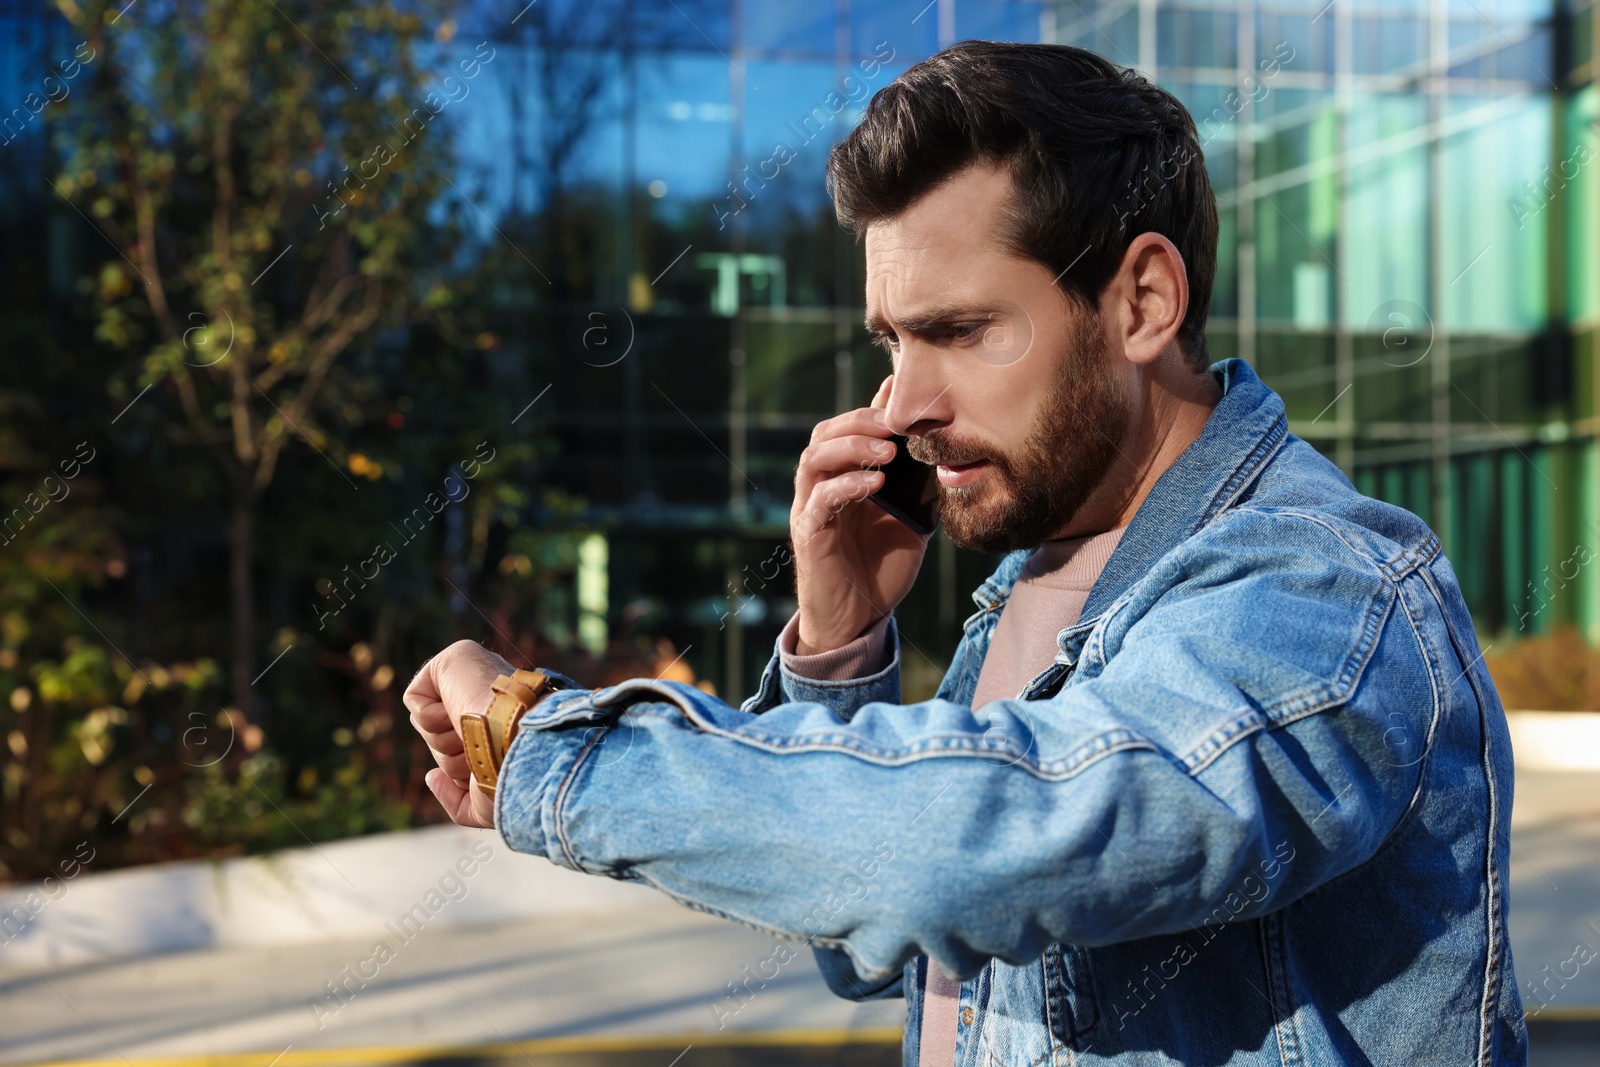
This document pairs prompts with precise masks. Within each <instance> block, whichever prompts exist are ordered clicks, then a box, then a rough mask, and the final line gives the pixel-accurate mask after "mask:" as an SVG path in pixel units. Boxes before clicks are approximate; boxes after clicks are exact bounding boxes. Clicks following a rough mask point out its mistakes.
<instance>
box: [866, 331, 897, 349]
mask: <svg viewBox="0 0 1600 1067" xmlns="http://www.w3.org/2000/svg"><path fill="white" fill-rule="evenodd" d="M872 343H873V344H875V345H877V346H878V347H879V348H883V349H888V350H889V351H891V352H892V351H894V350H895V349H897V348H899V347H900V338H898V337H895V336H894V335H893V334H887V333H880V334H879V335H878V336H876V337H874V338H873V339H872Z"/></svg>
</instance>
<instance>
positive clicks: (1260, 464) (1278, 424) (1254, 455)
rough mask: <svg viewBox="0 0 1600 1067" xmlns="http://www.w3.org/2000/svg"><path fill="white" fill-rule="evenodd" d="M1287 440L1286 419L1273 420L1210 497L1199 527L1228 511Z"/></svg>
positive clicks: (1287, 424)
mask: <svg viewBox="0 0 1600 1067" xmlns="http://www.w3.org/2000/svg"><path fill="white" fill-rule="evenodd" d="M1288 439H1289V420H1288V419H1287V418H1286V417H1285V416H1283V415H1279V416H1277V418H1275V419H1273V421H1272V425H1271V426H1269V427H1268V428H1267V431H1266V433H1264V434H1262V435H1261V438H1260V440H1258V441H1257V442H1256V444H1255V447H1254V448H1252V449H1251V450H1250V453H1249V454H1248V455H1246V456H1245V458H1244V459H1243V460H1242V461H1241V462H1240V464H1239V466H1237V467H1235V468H1234V471H1233V474H1232V475H1231V476H1230V477H1229V478H1228V480H1227V481H1226V482H1224V483H1223V485H1222V488H1221V489H1219V490H1217V494H1216V496H1214V497H1212V498H1211V506H1210V507H1209V508H1207V509H1206V511H1205V513H1204V514H1203V515H1202V516H1201V518H1200V524H1199V525H1201V526H1205V525H1207V524H1209V523H1210V522H1211V521H1212V520H1213V519H1215V518H1216V517H1217V516H1218V515H1220V514H1222V512H1224V511H1226V510H1228V509H1229V508H1230V507H1231V506H1232V505H1233V503H1234V501H1236V500H1238V499H1239V496H1240V495H1241V494H1242V493H1243V492H1244V490H1245V488H1246V487H1247V486H1248V485H1249V484H1250V483H1251V482H1253V481H1255V479H1256V478H1257V477H1258V476H1259V475H1260V474H1261V473H1262V471H1264V470H1266V468H1267V464H1268V463H1269V462H1270V461H1271V460H1272V458H1273V457H1274V456H1275V455H1277V452H1278V450H1279V449H1280V448H1282V447H1283V443H1284V442H1285V441H1287V440H1288Z"/></svg>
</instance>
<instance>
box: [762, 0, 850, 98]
mask: <svg viewBox="0 0 1600 1067" xmlns="http://www.w3.org/2000/svg"><path fill="white" fill-rule="evenodd" d="M833 15H834V5H832V4H815V3H813V4H770V3H769V4H763V3H756V4H740V5H739V18H740V20H741V21H742V23H743V25H742V26H741V32H742V36H743V38H744V46H745V47H746V48H750V49H754V50H758V51H767V50H772V51H780V50H781V51H785V52H821V53H824V54H831V53H832V52H833V50H834V39H833V36H834V18H833ZM757 84H758V85H759V84H760V80H759V79H757Z"/></svg>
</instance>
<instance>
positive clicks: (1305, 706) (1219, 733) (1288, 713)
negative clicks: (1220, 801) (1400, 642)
mask: <svg viewBox="0 0 1600 1067" xmlns="http://www.w3.org/2000/svg"><path fill="white" fill-rule="evenodd" d="M1386 588H1387V587H1386ZM1390 592H1391V594H1392V593H1393V590H1392V589H1390ZM1393 604H1394V596H1393V595H1390V596H1387V597H1378V598H1374V601H1373V606H1372V607H1369V608H1368V609H1367V616H1366V620H1365V621H1364V622H1363V624H1362V631H1361V638H1360V639H1359V641H1358V643H1357V645H1356V647H1355V648H1353V649H1351V651H1350V653H1349V655H1348V656H1346V662H1345V665H1344V666H1343V667H1341V668H1340V675H1339V676H1338V677H1335V678H1334V679H1333V680H1332V681H1329V682H1323V683H1320V684H1319V685H1317V686H1316V687H1315V688H1313V689H1310V690H1307V691H1305V692H1304V693H1301V694H1298V695H1295V696H1293V698H1292V699H1290V698H1285V699H1284V700H1283V701H1281V702H1280V703H1277V704H1271V705H1268V706H1267V707H1265V708H1260V709H1257V708H1252V709H1250V710H1249V711H1248V712H1246V713H1245V714H1243V715H1241V716H1240V717H1239V718H1237V719H1235V720H1234V721H1233V722H1231V723H1229V724H1228V725H1226V726H1223V727H1221V728H1220V729H1218V730H1215V731H1213V732H1212V733H1211V734H1210V735H1209V736H1208V737H1206V738H1205V739H1204V740H1203V741H1201V742H1200V743H1199V744H1198V745H1196V746H1195V747H1194V748H1193V749H1191V750H1190V751H1189V753H1188V755H1186V756H1184V757H1183V759H1182V763H1183V765H1184V767H1185V769H1187V770H1188V772H1189V774H1190V775H1191V776H1195V775H1199V774H1200V773H1201V772H1202V771H1204V770H1205V769H1206V768H1207V767H1209V766H1211V764H1213V763H1215V762H1216V761H1217V758H1218V757H1220V756H1221V755H1222V754H1223V753H1224V752H1226V751H1227V750H1228V749H1230V748H1232V747H1233V746H1234V745H1236V744H1238V743H1239V742H1240V741H1241V740H1243V739H1244V738H1246V737H1249V736H1250V735H1251V734H1253V733H1255V732H1256V731H1257V730H1268V729H1278V728H1280V727H1284V726H1288V725H1290V724H1292V723H1296V722H1299V721H1300V720H1301V719H1305V718H1309V717H1310V716H1312V715H1316V714H1319V713H1321V712H1324V711H1327V710H1328V709H1329V708H1333V707H1338V706H1339V705H1341V704H1343V703H1344V702H1345V701H1346V700H1348V699H1349V697H1350V694H1351V693H1353V692H1355V689H1356V686H1357V684H1358V683H1359V682H1360V681H1361V676H1362V675H1363V674H1364V673H1366V668H1367V664H1369V663H1371V662H1372V656H1373V654H1374V653H1375V652H1376V651H1377V647H1378V635H1379V634H1381V633H1382V632H1383V626H1384V619H1385V617H1386V616H1387V615H1388V613H1389V611H1390V610H1391V609H1392V607H1393ZM1374 608H1375V609H1376V610H1374Z"/></svg>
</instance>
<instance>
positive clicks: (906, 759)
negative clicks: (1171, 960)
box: [496, 531, 1467, 989]
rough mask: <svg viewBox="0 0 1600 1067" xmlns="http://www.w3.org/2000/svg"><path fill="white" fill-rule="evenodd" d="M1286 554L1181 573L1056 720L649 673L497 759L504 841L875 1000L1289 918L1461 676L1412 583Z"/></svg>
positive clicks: (1328, 546)
mask: <svg viewBox="0 0 1600 1067" xmlns="http://www.w3.org/2000/svg"><path fill="white" fill-rule="evenodd" d="M1268 533H1271V531H1268ZM1278 533H1279V536H1276V537H1275V538H1274V537H1273V536H1263V535H1262V534H1261V532H1259V531H1258V532H1257V534H1256V535H1255V536H1253V537H1252V538H1251V539H1250V541H1249V545H1250V547H1251V551H1249V552H1241V551H1239V550H1238V548H1237V546H1234V545H1230V544H1229V543H1227V541H1226V539H1222V540H1221V542H1220V543H1217V544H1211V545H1209V546H1208V545H1198V546H1195V545H1191V547H1190V549H1189V551H1187V552H1186V553H1173V554H1170V556H1179V558H1176V559H1173V558H1170V556H1169V557H1167V558H1164V560H1163V565H1164V566H1166V567H1168V568H1172V569H1171V571H1170V573H1167V574H1164V575H1163V574H1161V573H1152V574H1151V575H1149V576H1147V578H1146V579H1144V580H1142V581H1141V583H1140V586H1141V587H1142V588H1146V589H1149V588H1154V589H1158V590H1159V592H1158V593H1157V594H1153V595H1152V596H1151V600H1150V602H1149V603H1148V604H1146V605H1143V606H1139V605H1134V604H1132V603H1131V602H1130V601H1128V600H1127V599H1126V598H1124V600H1123V601H1122V602H1119V605H1114V606H1113V607H1112V609H1111V611H1110V613H1109V614H1108V617H1107V618H1106V620H1105V621H1104V622H1103V623H1102V624H1101V625H1099V626H1097V627H1096V628H1095V631H1094V634H1093V635H1092V636H1091V638H1090V640H1089V642H1088V644H1087V645H1086V646H1085V647H1084V648H1083V650H1082V654H1081V658H1080V660H1079V662H1078V666H1077V669H1078V671H1079V672H1081V674H1082V675H1083V677H1082V678H1080V679H1074V681H1073V684H1069V685H1067V686H1065V687H1063V688H1062V689H1060V690H1059V691H1058V692H1057V693H1055V695H1053V696H1050V697H1048V698H1043V699H1038V700H1031V701H1020V700H1014V699H1006V700H996V701H992V702H990V703H988V704H985V705H983V706H982V707H980V708H970V707H966V706H963V705H961V704H958V703H954V702H951V701H949V700H945V699H942V698H938V697H935V698H934V699H931V700H925V701H920V702H918V703H913V704H899V703H897V702H896V701H897V699H898V694H897V693H893V694H891V693H890V689H889V685H888V678H887V677H883V678H876V679H875V680H873V681H871V682H869V683H865V684H863V685H860V686H855V685H851V686H845V687H843V688H840V689H837V690H834V689H824V690H820V691H818V692H813V693H810V695H808V696H807V697H805V698H800V697H799V696H798V694H799V693H801V692H803V691H805V690H804V686H803V684H802V683H799V682H796V683H795V684H796V688H795V689H794V690H790V689H789V683H788V680H787V679H781V678H780V680H779V683H775V684H777V685H778V688H781V689H782V690H783V691H784V695H785V696H789V697H790V698H791V699H788V700H787V701H785V702H779V703H770V701H771V700H772V697H773V693H772V692H766V690H767V685H766V682H765V680H764V683H763V692H766V696H765V697H763V696H762V693H758V694H757V696H756V697H753V698H752V699H751V701H749V702H747V704H746V708H754V707H764V710H762V711H761V712H760V713H759V714H757V713H755V712H754V711H752V710H746V709H745V708H740V709H735V708H733V707H731V706H729V705H727V704H726V703H723V702H722V701H719V700H717V699H715V698H713V697H710V696H709V695H708V694H706V693H704V692H703V691H701V690H699V689H696V688H694V687H693V686H689V685H686V684H683V683H678V682H670V681H662V680H653V679H633V680H630V681H627V682H623V683H621V684H619V685H615V686H611V687H608V688H604V689H599V690H591V691H583V692H579V693H563V694H557V695H556V696H554V697H551V698H548V699H547V700H546V701H545V702H544V703H543V704H542V705H541V706H540V707H539V708H538V709H535V711H536V712H537V713H538V714H535V713H534V712H530V713H529V715H528V717H527V719H525V720H524V724H523V728H522V731H521V732H520V733H519V735H518V737H517V739H516V742H515V744H514V746H513V748H512V750H511V752H510V753H509V755H508V757H507V760H506V765H505V768H504V769H503V771H502V775H503V779H502V783H501V787H500V789H499V790H498V792H497V813H496V814H497V825H498V826H499V828H500V832H501V833H502V835H503V836H504V837H505V840H506V842H507V843H508V845H509V846H510V847H511V848H513V849H516V850H519V851H523V852H530V853H537V854H539V855H543V856H547V857H549V858H550V859H551V860H552V861H553V862H556V863H558V864H561V865H563V866H567V867H571V868H573V869H574V870H579V871H584V872H588V873H592V874H600V875H606V876H609V877H613V878H623V879H629V880H634V881H639V882H643V883H646V884H649V885H652V886H654V887H656V888H657V889H659V890H660V891H661V892H663V893H665V894H667V895H669V896H671V897H673V898H675V899H677V900H679V901H680V902H682V903H684V904H686V905H688V906H691V907H695V908H698V909H701V910H704V911H708V912H711V913H713V914H717V915H721V916H724V917H726V918H729V919H732V920H735V921H739V922H742V923H745V924H748V925H750V926H753V927H756V928H758V929H761V930H764V931H767V932H769V933H772V934H775V935H778V936H785V937H792V938H797V939H802V940H806V941H808V942H809V943H810V944H812V945H813V947H820V948H829V949H835V950H838V951H840V952H842V953H843V954H844V955H845V957H846V958H847V960H848V963H849V968H850V970H851V971H852V972H853V974H852V975H849V976H845V977H848V978H853V980H854V981H855V982H856V983H857V984H858V985H860V986H861V987H862V988H864V989H872V988H878V989H886V988H888V987H889V986H890V985H892V983H893V981H894V979H895V976H896V973H897V972H898V971H899V970H900V968H901V967H902V966H903V964H904V963H905V962H906V960H908V959H910V958H911V957H912V956H914V955H916V954H917V953H919V952H926V953H927V954H929V955H930V956H932V957H933V958H934V959H936V960H937V961H938V962H939V964H940V965H941V966H942V967H944V968H945V970H946V972H947V973H949V974H951V975H952V976H954V977H957V978H968V977H971V976H972V975H974V974H976V973H977V972H978V970H979V969H981V967H982V966H983V965H984V963H985V962H986V961H987V960H988V959H990V958H992V957H997V958H999V959H1001V960H1004V961H1006V962H1010V963H1015V964H1021V963H1024V962H1026V961H1027V960H1029V959H1031V958H1033V957H1035V956H1036V955H1038V953H1040V952H1041V951H1043V949H1044V947H1045V946H1046V945H1047V944H1049V943H1050V942H1052V941H1060V942H1065V943H1073V944H1080V945H1088V946H1093V945H1101V944H1109V943H1114V942H1118V941H1125V940H1129V939H1133V938H1140V937H1147V936H1154V935H1157V934H1163V933H1173V932H1177V931H1181V930H1185V929H1191V928H1196V927H1198V926H1200V925H1202V924H1205V923H1207V922H1215V921H1217V919H1216V917H1217V916H1218V915H1219V914H1221V915H1222V916H1224V917H1225V918H1226V919H1227V920H1234V919H1241V918H1249V917H1253V916H1255V915H1258V914H1263V913H1266V912H1270V911H1272V910H1275V909H1277V908H1281V907H1283V906H1285V905H1287V904H1289V903H1291V902H1292V901H1294V900H1295V899H1297V898H1298V897H1300V896H1301V895H1303V894H1305V893H1307V892H1309V891H1311V890H1312V889H1314V888H1316V887H1317V886H1319V885H1321V884H1322V883H1324V882H1326V881H1328V880H1329V879H1332V878H1334V877H1336V876H1338V875H1339V874H1341V873H1343V872H1344V871H1347V870H1349V869H1351V868H1352V867H1354V866H1356V865H1357V864H1359V863H1361V862H1363V861H1364V860H1365V859H1367V858H1368V857H1370V856H1371V855H1372V854H1373V853H1374V852H1375V851H1376V849H1377V848H1378V846H1379V845H1380V844H1381V843H1382V841H1383V840H1384V839H1385V838H1386V837H1387V836H1388V834H1389V833H1390V832H1391V830H1392V829H1393V828H1394V827H1395V826H1396V825H1397V823H1398V821H1399V819H1400V817H1401V816H1402V815H1403V814H1404V812H1405V811H1406V810H1407V809H1408V808H1409V807H1410V805H1411V803H1412V801H1413V798H1414V796H1415V794H1416V791H1417V789H1418V783H1419V775H1420V769H1419V768H1420V766H1421V765H1423V764H1425V763H1426V762H1427V761H1426V760H1419V759H1408V760H1397V759H1395V758H1394V754H1393V751H1392V749H1391V748H1390V747H1389V746H1387V745H1386V743H1385V741H1386V732H1387V733H1388V734H1392V733H1393V731H1394V730H1395V729H1396V728H1397V724H1399V725H1400V726H1403V728H1404V729H1405V730H1407V731H1408V732H1409V736H1412V737H1417V738H1422V737H1429V738H1431V736H1432V734H1431V726H1432V722H1433V721H1434V717H1435V716H1436V715H1437V714H1438V709H1439V708H1440V707H1441V706H1442V703H1441V702H1442V699H1443V697H1442V689H1443V688H1444V684H1445V683H1444V681H1443V678H1449V677H1450V676H1451V675H1453V674H1457V673H1459V672H1461V671H1463V670H1464V669H1465V668H1466V666H1467V665H1465V664H1460V665H1457V664H1454V663H1451V664H1449V665H1448V666H1445V667H1441V666H1440V664H1439V663H1436V662H1435V657H1436V655H1445V654H1448V653H1440V652H1438V651H1437V650H1435V651H1434V652H1430V651H1429V649H1428V646H1427V645H1425V644H1424V643H1423V642H1422V641H1421V640H1420V639H1419V638H1418V636H1417V633H1418V631H1417V620H1416V616H1419V615H1421V614H1424V613H1426V612H1428V611H1429V610H1434V611H1436V610H1437V609H1436V607H1434V608H1431V609H1430V608H1429V606H1428V605H1427V604H1426V603H1424V600H1423V598H1420V597H1419V598H1416V599H1415V601H1414V602H1408V603H1406V604H1399V602H1400V600H1401V589H1400V585H1401V580H1400V579H1397V578H1396V577H1395V576H1394V574H1393V573H1391V572H1390V571H1388V570H1385V569H1383V568H1380V567H1378V566H1377V565H1374V564H1372V563H1371V562H1370V561H1368V560H1367V559H1365V558H1364V557H1358V556H1356V555H1355V554H1354V553H1353V552H1352V551H1351V550H1349V549H1348V548H1346V547H1344V545H1343V543H1342V542H1341V541H1339V539H1338V538H1337V537H1329V538H1326V539H1325V541H1326V542H1327V543H1320V542H1319V545H1320V547H1319V550H1317V551H1310V550H1308V549H1307V548H1306V547H1305V545H1304V544H1303V543H1296V542H1295V539H1294V538H1286V537H1283V536H1281V531H1279V532H1278ZM1201 540H1202V539H1201V538H1194V539H1191V542H1197V541H1201ZM1301 541H1302V542H1303V541H1304V536H1302V538H1301ZM1274 544H1277V545H1293V546H1294V547H1292V548H1291V547H1280V548H1273V547H1272V546H1273V545H1274ZM1264 546H1265V547H1264ZM1397 605H1399V606H1397ZM894 647H895V657H894V662H893V664H892V668H890V669H892V671H893V672H894V688H895V689H898V667H899V651H898V640H897V639H896V641H895V645H894ZM1450 668H1453V669H1450ZM1441 675H1442V676H1443V678H1441ZM874 687H879V688H877V689H875V688H874ZM880 693H881V695H877V694H880ZM819 694H820V695H823V696H826V697H828V699H818V696H819ZM861 694H874V698H873V699H870V700H867V701H866V702H864V703H860V704H859V705H858V706H854V707H851V706H850V705H851V704H852V703H853V702H854V701H855V699H856V698H857V697H858V696H859V695H861ZM1224 905H1225V909H1224ZM825 958H826V957H825ZM825 966H828V965H826V964H825ZM841 972H842V965H841V967H839V968H835V974H836V975H838V974H840V973H841ZM824 973H825V974H827V973H828V972H827V971H825V972H824Z"/></svg>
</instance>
